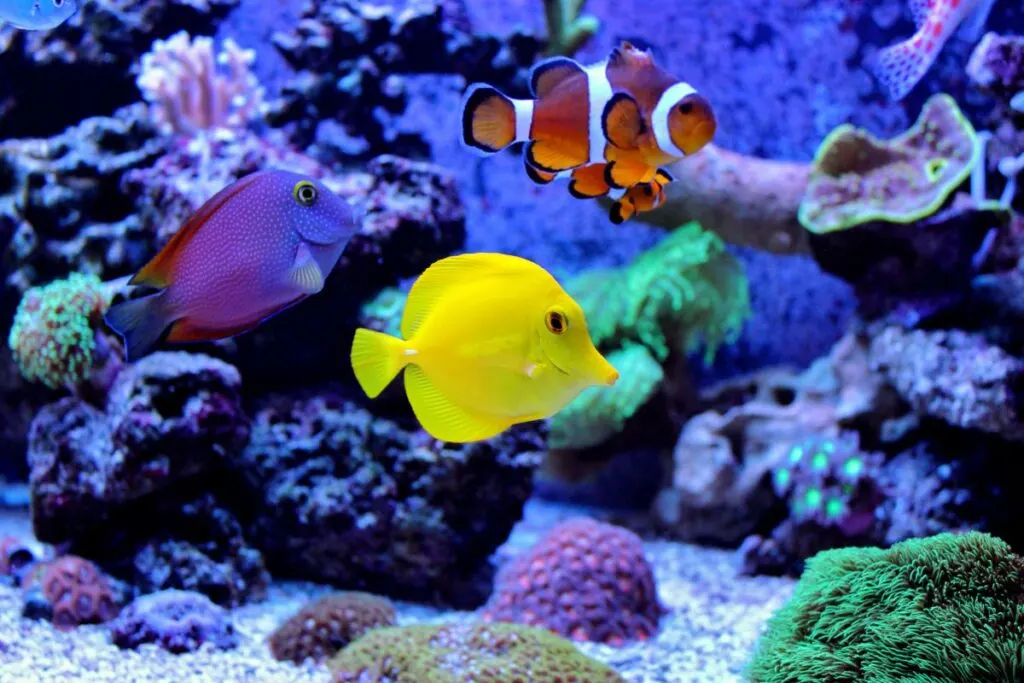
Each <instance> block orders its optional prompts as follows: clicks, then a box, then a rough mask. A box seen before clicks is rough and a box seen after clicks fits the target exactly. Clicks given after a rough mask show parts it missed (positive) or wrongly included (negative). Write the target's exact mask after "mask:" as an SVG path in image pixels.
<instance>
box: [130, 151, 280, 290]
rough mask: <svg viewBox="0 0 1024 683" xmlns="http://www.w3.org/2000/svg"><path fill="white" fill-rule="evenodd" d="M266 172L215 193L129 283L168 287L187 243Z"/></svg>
mask: <svg viewBox="0 0 1024 683" xmlns="http://www.w3.org/2000/svg"><path fill="white" fill-rule="evenodd" d="M265 173H266V171H257V172H255V173H250V174H249V175H247V176H245V177H244V178H241V179H239V180H236V181H235V182H234V183H232V184H230V185H228V186H227V187H225V188H223V189H222V190H221V191H220V192H218V193H217V194H215V195H213V197H211V198H210V199H208V200H207V201H206V203H205V204H203V205H202V206H201V207H199V209H198V210H197V211H196V212H195V213H194V214H192V215H191V216H190V217H189V218H188V220H186V221H185V222H184V223H183V224H182V225H181V227H180V228H178V232H176V233H174V236H173V237H171V239H170V240H169V241H168V242H167V244H165V245H164V248H163V249H161V250H160V251H159V253H157V255H156V256H154V257H153V258H152V259H151V260H150V262H149V263H147V264H146V265H145V266H143V267H142V269H141V270H140V271H139V272H138V273H136V274H135V277H133V278H132V279H131V280H129V281H128V284H129V285H149V286H151V287H161V288H162V287H166V286H167V285H168V278H169V276H170V272H171V269H172V268H173V267H174V263H175V257H176V256H177V255H178V253H179V252H180V250H181V247H183V246H184V245H185V244H188V241H189V240H190V239H192V237H193V236H195V234H196V232H198V231H199V229H200V228H202V227H203V226H204V225H206V223H207V222H208V221H209V220H210V218H211V217H213V216H214V215H215V214H216V213H217V211H218V210H220V208H221V207H222V206H224V204H226V203H227V202H228V201H230V200H231V199H232V198H233V197H235V196H237V195H238V194H239V193H240V192H241V191H242V190H244V189H245V188H247V187H249V186H250V185H252V183H253V182H254V181H255V180H256V179H257V178H259V177H261V176H262V175H264V174H265Z"/></svg>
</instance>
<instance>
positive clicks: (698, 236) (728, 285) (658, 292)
mask: <svg viewBox="0 0 1024 683" xmlns="http://www.w3.org/2000/svg"><path fill="white" fill-rule="evenodd" d="M566 289H567V290H568V291H569V293H570V294H572V295H573V296H574V297H576V299H577V301H579V303H580V306H582V307H583V310H584V312H585V313H586V316H587V324H588V327H589V328H590V333H591V337H592V338H593V340H594V343H595V344H597V345H599V346H603V347H606V348H615V347H616V346H619V345H621V344H623V343H625V342H627V341H635V342H638V343H640V344H643V345H644V346H646V347H647V348H648V350H650V352H651V353H652V354H653V355H654V357H655V358H657V359H658V360H659V361H664V360H665V359H666V358H668V356H669V354H670V353H671V352H672V351H675V352H677V353H684V354H688V353H691V352H693V351H696V350H697V348H699V347H700V346H701V345H703V347H704V361H705V362H706V363H710V362H711V361H712V360H713V359H714V356H715V352H716V351H717V350H718V347H719V346H720V345H721V344H723V343H729V342H731V341H733V340H734V339H735V337H736V336H737V335H738V334H739V332H740V329H741V327H742V324H743V322H744V321H745V320H746V318H747V316H748V315H749V314H750V298H749V293H748V291H747V279H746V275H745V273H744V270H743V265H742V264H741V263H740V262H739V261H737V260H736V259H735V258H734V257H733V256H732V255H731V254H729V253H728V252H727V251H726V249H725V245H724V243H723V242H722V240H721V239H719V238H718V237H717V236H716V235H714V234H713V233H711V232H708V231H706V230H704V229H703V228H702V227H701V226H700V225H699V224H698V223H688V224H686V225H684V226H682V227H681V228H678V229H676V230H674V231H672V232H671V233H669V235H668V236H667V237H666V238H665V239H663V240H662V241H661V242H660V243H658V244H657V245H655V246H654V247H653V248H651V249H649V250H647V251H646V252H644V253H642V254H641V255H640V256H638V257H637V258H636V259H635V260H634V261H633V262H632V263H631V264H629V265H628V266H627V267H625V268H622V269H619V270H601V271H594V272H591V273H586V274H584V275H582V276H581V277H579V278H576V279H575V280H573V281H570V282H569V283H567V285H566Z"/></svg>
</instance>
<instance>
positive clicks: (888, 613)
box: [748, 532, 1024, 683]
mask: <svg viewBox="0 0 1024 683" xmlns="http://www.w3.org/2000/svg"><path fill="white" fill-rule="evenodd" d="M748 674H749V677H750V680H751V683H820V682H821V681H830V682H832V683H843V682H849V683H853V682H855V681H856V682H857V683H883V682H888V681H915V682H920V683H924V682H925V681H927V682H928V683H977V682H978V681H991V682H993V683H995V682H997V681H1005V682H1006V683H1011V682H1013V681H1020V680H1022V679H1024V558H1021V557H1019V556H1017V555H1015V554H1013V553H1012V552H1010V547H1009V546H1008V545H1007V544H1006V543H1004V542H1003V541H1001V540H999V539H998V538H995V537H993V536H990V535H988V534H984V533H980V532H970V533H965V534H949V533H945V534H939V535H936V536H933V537H930V538H923V539H911V540H908V541H904V542H902V543H898V544H896V545H894V546H892V547H891V548H889V549H888V550H881V549H878V548H844V549H839V550H828V551H825V552H822V553H819V554H818V555H816V556H814V557H813V558H811V559H810V560H809V561H808V563H807V568H806V571H805V572H804V575H803V577H802V578H801V580H800V583H799V584H798V585H797V587H796V591H795V592H794V594H793V597H792V599H791V601H790V602H789V603H788V604H787V605H786V606H785V607H783V608H782V609H781V610H780V611H779V612H778V613H777V614H776V615H775V616H774V617H773V618H772V620H771V621H770V622H769V624H768V631H767V633H766V634H765V636H764V637H763V639H762V641H761V643H760V644H759V646H758V649H757V651H756V653H755V655H754V659H753V661H752V662H751V664H750V667H749V670H748Z"/></svg>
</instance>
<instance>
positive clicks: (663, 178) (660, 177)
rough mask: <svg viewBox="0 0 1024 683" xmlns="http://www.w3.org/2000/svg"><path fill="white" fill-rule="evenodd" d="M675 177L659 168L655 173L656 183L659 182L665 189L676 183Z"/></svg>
mask: <svg viewBox="0 0 1024 683" xmlns="http://www.w3.org/2000/svg"><path fill="white" fill-rule="evenodd" d="M675 180H676V179H675V176H673V175H672V174H671V173H669V172H668V171H667V170H665V169H664V168H659V169H658V170H656V171H655V172H654V181H655V182H657V183H658V184H659V185H661V187H665V186H666V185H669V184H671V183H674V182H675Z"/></svg>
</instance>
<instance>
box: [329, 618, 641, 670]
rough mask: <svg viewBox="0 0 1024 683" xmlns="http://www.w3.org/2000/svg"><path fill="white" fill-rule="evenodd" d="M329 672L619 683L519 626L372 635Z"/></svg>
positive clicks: (554, 639) (552, 638) (547, 637)
mask: <svg viewBox="0 0 1024 683" xmlns="http://www.w3.org/2000/svg"><path fill="white" fill-rule="evenodd" d="M328 666H329V667H330V668H331V671H332V672H333V674H334V683H363V682H364V681H401V682H403V683H404V682H405V681H409V682H410V683H411V682H412V681H415V682H416V683H464V682H465V681H472V682H473V683H509V682H510V681H517V682H521V683H555V681H564V683H625V679H624V678H623V677H622V676H620V675H619V674H618V673H616V672H615V670H614V669H612V668H611V667H609V666H607V665H606V664H602V663H601V662H598V661H596V660H594V659H591V658H590V657H587V656H585V655H583V654H581V653H580V652H579V651H578V650H577V649H576V648H575V647H573V645H572V643H570V642H569V641H567V640H564V639H563V638H560V637H559V636H556V635H554V634H553V633H551V632H549V631H547V630H544V629H540V628H530V627H528V626H520V625H518V624H480V623H472V622H470V623H466V624H451V625H443V624H442V625H427V624H424V625H416V626H402V627H393V628H382V629H375V630H373V631H370V632H369V633H367V634H366V635H365V636H363V637H362V638H360V639H359V640H357V641H356V642H355V643H353V644H352V645H349V646H348V647H347V648H345V649H344V650H342V651H341V652H340V653H338V655H337V656H336V657H334V659H332V660H331V661H330V662H329V664H328Z"/></svg>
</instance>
